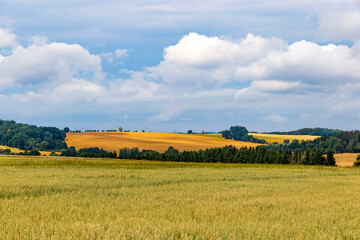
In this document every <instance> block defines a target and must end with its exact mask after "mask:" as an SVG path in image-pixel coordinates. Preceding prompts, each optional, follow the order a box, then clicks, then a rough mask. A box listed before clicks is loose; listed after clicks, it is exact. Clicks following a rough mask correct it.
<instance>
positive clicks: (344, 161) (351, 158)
mask: <svg viewBox="0 0 360 240" xmlns="http://www.w3.org/2000/svg"><path fill="white" fill-rule="evenodd" d="M358 155H359V153H338V154H334V156H335V159H336V164H337V165H338V166H341V167H351V166H353V165H354V162H355V160H356V157H357V156H358Z"/></svg>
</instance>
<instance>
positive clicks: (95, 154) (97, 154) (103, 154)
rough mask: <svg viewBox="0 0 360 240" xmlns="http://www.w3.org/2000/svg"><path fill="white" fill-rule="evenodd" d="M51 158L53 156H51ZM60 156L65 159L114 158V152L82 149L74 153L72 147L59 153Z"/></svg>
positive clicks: (115, 155)
mask: <svg viewBox="0 0 360 240" xmlns="http://www.w3.org/2000/svg"><path fill="white" fill-rule="evenodd" d="M51 156H53V155H51ZM60 156H66V157H88V158H116V157H117V154H116V152H108V151H106V150H104V149H100V148H97V147H95V148H83V149H80V150H79V151H76V150H75V148H74V147H69V148H68V149H66V150H64V151H62V152H61V154H60Z"/></svg>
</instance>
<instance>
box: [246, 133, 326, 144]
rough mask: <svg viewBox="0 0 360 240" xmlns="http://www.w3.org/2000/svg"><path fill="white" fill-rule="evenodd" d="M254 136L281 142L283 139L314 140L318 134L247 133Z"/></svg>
mask: <svg viewBox="0 0 360 240" xmlns="http://www.w3.org/2000/svg"><path fill="white" fill-rule="evenodd" d="M249 135H252V136H253V137H254V138H257V139H263V140H265V141H266V142H268V143H274V142H277V143H283V142H284V140H290V142H291V141H292V140H295V139H296V140H299V141H306V140H314V139H316V138H319V137H320V136H311V135H281V134H265V133H249Z"/></svg>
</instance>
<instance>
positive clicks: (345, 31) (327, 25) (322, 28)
mask: <svg viewBox="0 0 360 240" xmlns="http://www.w3.org/2000/svg"><path fill="white" fill-rule="evenodd" d="M359 29H360V8H355V9H351V10H340V11H339V10H337V11H330V12H326V13H324V14H321V15H320V16H319V29H318V31H319V34H320V36H321V37H322V38H323V39H324V40H327V41H329V40H330V41H334V40H335V41H343V40H352V41H358V40H360V31H359Z"/></svg>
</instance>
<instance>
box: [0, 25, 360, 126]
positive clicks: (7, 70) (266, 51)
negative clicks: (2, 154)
mask: <svg viewBox="0 0 360 240" xmlns="http://www.w3.org/2000/svg"><path fill="white" fill-rule="evenodd" d="M1 34H2V35H3V36H5V37H4V38H3V40H2V41H1V42H0V44H1V45H0V50H1V49H3V50H4V49H8V48H11V50H10V52H8V53H7V54H3V55H1V54H0V101H1V103H2V104H1V105H0V113H2V115H3V116H2V118H16V119H19V118H20V120H21V119H33V118H41V117H44V116H46V119H47V120H46V121H58V123H57V124H63V123H65V124H67V125H69V124H70V125H69V126H70V127H72V128H86V126H87V125H86V124H85V125H83V127H81V123H83V122H85V121H88V124H89V126H90V125H91V124H94V122H93V121H95V122H99V121H100V120H99V119H104V121H103V124H104V126H108V125H109V124H121V123H118V122H124V121H126V123H127V124H129V125H131V124H133V125H134V127H135V125H136V124H143V125H146V127H148V128H151V129H153V130H158V131H161V130H164V131H165V130H167V131H169V127H170V128H171V126H182V127H184V126H195V127H198V128H205V127H208V128H214V127H215V126H216V128H217V129H216V130H222V129H225V128H227V127H228V126H229V125H232V124H243V125H247V126H250V128H251V127H253V128H256V126H257V125H259V124H261V125H262V126H263V130H270V129H271V128H277V129H279V128H292V127H300V126H302V127H304V126H309V124H314V125H317V126H324V121H326V123H327V125H326V126H324V127H338V128H344V127H342V126H339V125H337V124H340V122H339V121H338V120H337V119H339V118H343V117H344V116H346V119H347V122H346V123H347V124H348V126H349V128H355V126H356V123H357V122H358V120H359V113H360V104H358V103H359V102H360V97H359V96H360V95H359V92H360V68H359V66H360V47H359V46H360V42H355V43H354V44H353V45H352V46H347V45H342V44H332V43H329V44H323V45H322V44H318V43H315V42H311V41H305V40H301V41H296V42H293V43H287V42H286V41H285V40H283V39H279V38H265V37H261V36H258V35H254V34H248V35H246V36H245V37H243V38H239V39H233V38H231V37H220V36H205V35H201V34H198V33H195V32H193V33H189V34H187V35H184V36H183V37H182V38H181V39H180V40H179V41H178V42H177V43H176V44H174V45H171V46H168V47H166V48H165V49H164V53H163V59H162V61H161V62H159V63H158V64H157V65H155V66H151V67H146V68H145V69H144V70H143V71H131V70H122V71H123V72H126V73H127V74H128V77H126V78H109V77H107V75H108V73H107V72H105V71H104V70H103V68H102V64H103V62H102V61H103V60H102V59H105V60H106V61H108V62H109V63H111V62H114V61H115V60H116V59H120V58H123V57H129V54H128V51H127V50H125V49H122V50H120V49H118V50H115V51H114V52H112V53H102V54H99V55H96V54H92V53H90V52H89V51H88V50H87V49H85V48H84V47H82V46H81V45H78V44H66V43H58V42H49V41H48V40H47V39H46V38H41V37H36V38H33V39H32V40H31V41H30V42H29V43H28V45H26V46H23V45H19V44H18V43H16V36H15V35H14V34H13V33H12V32H11V31H9V30H6V29H0V35H1ZM0 39H2V38H0ZM0 53H1V51H0ZM130 57H131V56H130ZM120 70H121V69H119V71H120ZM123 116H127V117H126V118H124V117H123ZM309 116H310V117H309ZM309 118H310V119H311V121H309ZM59 119H62V120H60V121H59ZM108 121H110V122H111V123H110V122H108ZM71 124H72V125H71ZM143 128H145V127H143ZM256 129H258V128H256ZM205 130H207V129H205ZM208 130H211V129H208ZM259 130H261V129H259Z"/></svg>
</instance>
